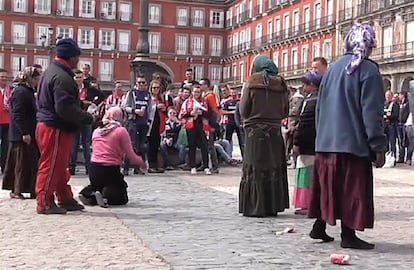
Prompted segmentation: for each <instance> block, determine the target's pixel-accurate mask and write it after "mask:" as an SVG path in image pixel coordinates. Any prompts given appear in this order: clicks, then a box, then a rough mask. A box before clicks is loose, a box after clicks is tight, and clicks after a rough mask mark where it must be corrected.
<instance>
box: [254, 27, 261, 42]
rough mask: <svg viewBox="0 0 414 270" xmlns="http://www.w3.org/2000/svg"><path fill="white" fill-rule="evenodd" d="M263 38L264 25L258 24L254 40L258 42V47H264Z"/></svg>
mask: <svg viewBox="0 0 414 270" xmlns="http://www.w3.org/2000/svg"><path fill="white" fill-rule="evenodd" d="M262 37H263V25H262V24H261V23H258V24H257V25H256V31H255V34H254V39H255V42H256V44H255V45H256V46H261V45H262Z"/></svg>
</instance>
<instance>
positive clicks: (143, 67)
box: [131, 57, 174, 85]
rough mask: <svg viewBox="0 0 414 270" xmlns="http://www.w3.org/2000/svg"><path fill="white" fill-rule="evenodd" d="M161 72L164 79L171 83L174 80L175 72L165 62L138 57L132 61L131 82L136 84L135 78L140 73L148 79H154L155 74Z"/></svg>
mask: <svg viewBox="0 0 414 270" xmlns="http://www.w3.org/2000/svg"><path fill="white" fill-rule="evenodd" d="M154 73H159V74H160V75H161V78H162V81H165V82H166V83H171V82H173V81H174V72H173V71H172V69H171V68H170V67H169V66H168V65H166V64H165V63H163V62H161V61H157V60H153V59H148V58H146V57H136V58H135V59H134V60H133V61H131V84H132V85H134V84H135V79H136V77H137V75H138V74H143V75H144V76H145V77H146V79H147V81H151V80H152V79H153V74H154Z"/></svg>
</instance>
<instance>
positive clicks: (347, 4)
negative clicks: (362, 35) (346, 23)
mask: <svg viewBox="0 0 414 270" xmlns="http://www.w3.org/2000/svg"><path fill="white" fill-rule="evenodd" d="M352 2H353V1H352V0H345V3H344V9H345V18H344V19H345V20H347V19H351V18H352V10H353V8H352V4H353V3H352Z"/></svg>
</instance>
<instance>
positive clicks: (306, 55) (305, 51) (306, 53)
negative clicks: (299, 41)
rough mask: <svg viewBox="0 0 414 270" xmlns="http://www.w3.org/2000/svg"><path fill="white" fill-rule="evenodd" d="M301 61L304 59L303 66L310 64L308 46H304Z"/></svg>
mask: <svg viewBox="0 0 414 270" xmlns="http://www.w3.org/2000/svg"><path fill="white" fill-rule="evenodd" d="M301 59H302V64H303V65H305V64H308V62H309V48H308V46H302V56H301Z"/></svg>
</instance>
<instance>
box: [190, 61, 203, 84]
mask: <svg viewBox="0 0 414 270" xmlns="http://www.w3.org/2000/svg"><path fill="white" fill-rule="evenodd" d="M191 68H192V69H193V74H194V80H196V81H200V80H201V79H202V78H203V77H204V65H202V64H195V65H191Z"/></svg>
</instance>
